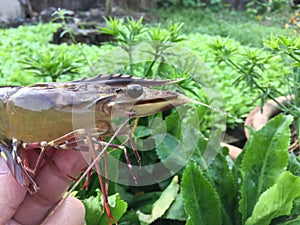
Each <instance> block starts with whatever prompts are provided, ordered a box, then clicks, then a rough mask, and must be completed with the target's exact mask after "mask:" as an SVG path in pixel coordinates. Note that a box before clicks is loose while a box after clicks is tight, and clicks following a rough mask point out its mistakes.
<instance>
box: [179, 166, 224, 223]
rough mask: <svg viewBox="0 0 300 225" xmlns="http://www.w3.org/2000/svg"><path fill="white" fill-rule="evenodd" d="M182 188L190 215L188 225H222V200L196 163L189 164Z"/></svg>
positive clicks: (186, 209)
mask: <svg viewBox="0 0 300 225" xmlns="http://www.w3.org/2000/svg"><path fill="white" fill-rule="evenodd" d="M181 188H182V195H183V199H184V208H185V212H186V213H187V215H188V220H187V223H186V224H187V225H198V224H201V225H211V224H214V225H220V224H222V222H221V210H220V208H221V203H220V199H219V197H218V195H217V192H216V190H215V189H214V188H213V187H212V185H211V184H210V183H209V182H208V181H207V179H206V178H205V177H204V176H203V174H202V173H201V171H200V168H199V166H198V165H197V164H196V163H194V162H193V163H191V164H189V165H188V166H187V168H186V169H185V171H184V174H183V177H182V183H181Z"/></svg>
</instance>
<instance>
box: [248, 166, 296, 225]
mask: <svg viewBox="0 0 300 225" xmlns="http://www.w3.org/2000/svg"><path fill="white" fill-rule="evenodd" d="M299 190H300V178H299V177H297V176H294V175H292V174H291V173H290V172H288V171H286V172H283V173H282V176H281V177H280V178H279V179H278V182H277V183H276V184H275V185H274V186H272V187H271V188H269V189H268V190H266V191H265V192H264V193H263V194H262V195H261V196H260V198H259V199H258V202H257V204H256V205H255V207H254V210H253V213H252V215H251V216H250V217H249V218H248V219H247V221H246V224H245V225H256V224H259V225H269V224H270V222H271V220H272V219H273V218H276V217H279V216H284V215H289V214H290V213H291V210H292V207H293V201H294V199H295V198H297V197H299V196H300V191H299Z"/></svg>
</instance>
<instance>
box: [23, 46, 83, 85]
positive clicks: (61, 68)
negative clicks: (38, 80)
mask: <svg viewBox="0 0 300 225" xmlns="http://www.w3.org/2000/svg"><path fill="white" fill-rule="evenodd" d="M20 62H21V63H23V64H24V65H25V67H24V69H26V70H30V71H31V73H32V74H33V75H34V76H38V77H43V78H46V77H49V78H51V81H53V82H56V81H57V80H58V79H59V78H60V77H61V76H65V75H70V76H71V79H74V76H75V75H77V74H79V72H80V68H81V67H82V63H83V60H82V59H81V58H80V57H78V55H77V54H76V52H61V51H53V50H52V51H50V50H48V51H46V52H43V53H37V55H36V56H35V57H30V58H29V57H27V58H25V59H24V60H22V61H20Z"/></svg>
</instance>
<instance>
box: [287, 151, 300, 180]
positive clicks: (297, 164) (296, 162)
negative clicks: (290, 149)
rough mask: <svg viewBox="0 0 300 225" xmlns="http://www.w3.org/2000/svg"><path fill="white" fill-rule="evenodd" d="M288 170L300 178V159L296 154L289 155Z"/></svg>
mask: <svg viewBox="0 0 300 225" xmlns="http://www.w3.org/2000/svg"><path fill="white" fill-rule="evenodd" d="M288 170H289V171H290V172H292V173H293V174H294V175H296V176H298V177H300V157H299V156H296V155H295V154H294V153H290V154H289V165H288Z"/></svg>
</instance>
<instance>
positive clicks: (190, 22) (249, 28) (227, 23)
mask: <svg viewBox="0 0 300 225" xmlns="http://www.w3.org/2000/svg"><path fill="white" fill-rule="evenodd" d="M157 14H158V16H159V18H160V21H161V22H162V23H163V24H166V23H167V22H168V21H172V22H180V23H184V26H183V28H182V31H183V32H184V33H185V34H196V33H198V34H207V35H211V36H221V37H224V38H231V39H234V40H235V41H238V42H240V43H241V44H242V45H248V46H252V47H262V46H263V44H262V39H263V38H264V37H266V36H270V35H271V34H277V35H292V34H293V33H292V32H291V31H289V30H286V29H283V28H282V25H283V24H284V23H286V21H287V20H289V17H290V14H289V13H284V16H278V12H276V13H275V12H274V14H271V15H266V16H265V17H261V18H260V19H259V20H258V19H257V18H254V17H251V16H249V15H248V14H247V13H246V12H243V11H242V12H237V11H233V10H226V9H223V10H217V11H215V12H214V11H212V10H211V9H210V8H207V9H202V8H189V9H185V8H180V9H174V8H167V9H160V10H158V11H157Z"/></svg>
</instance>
